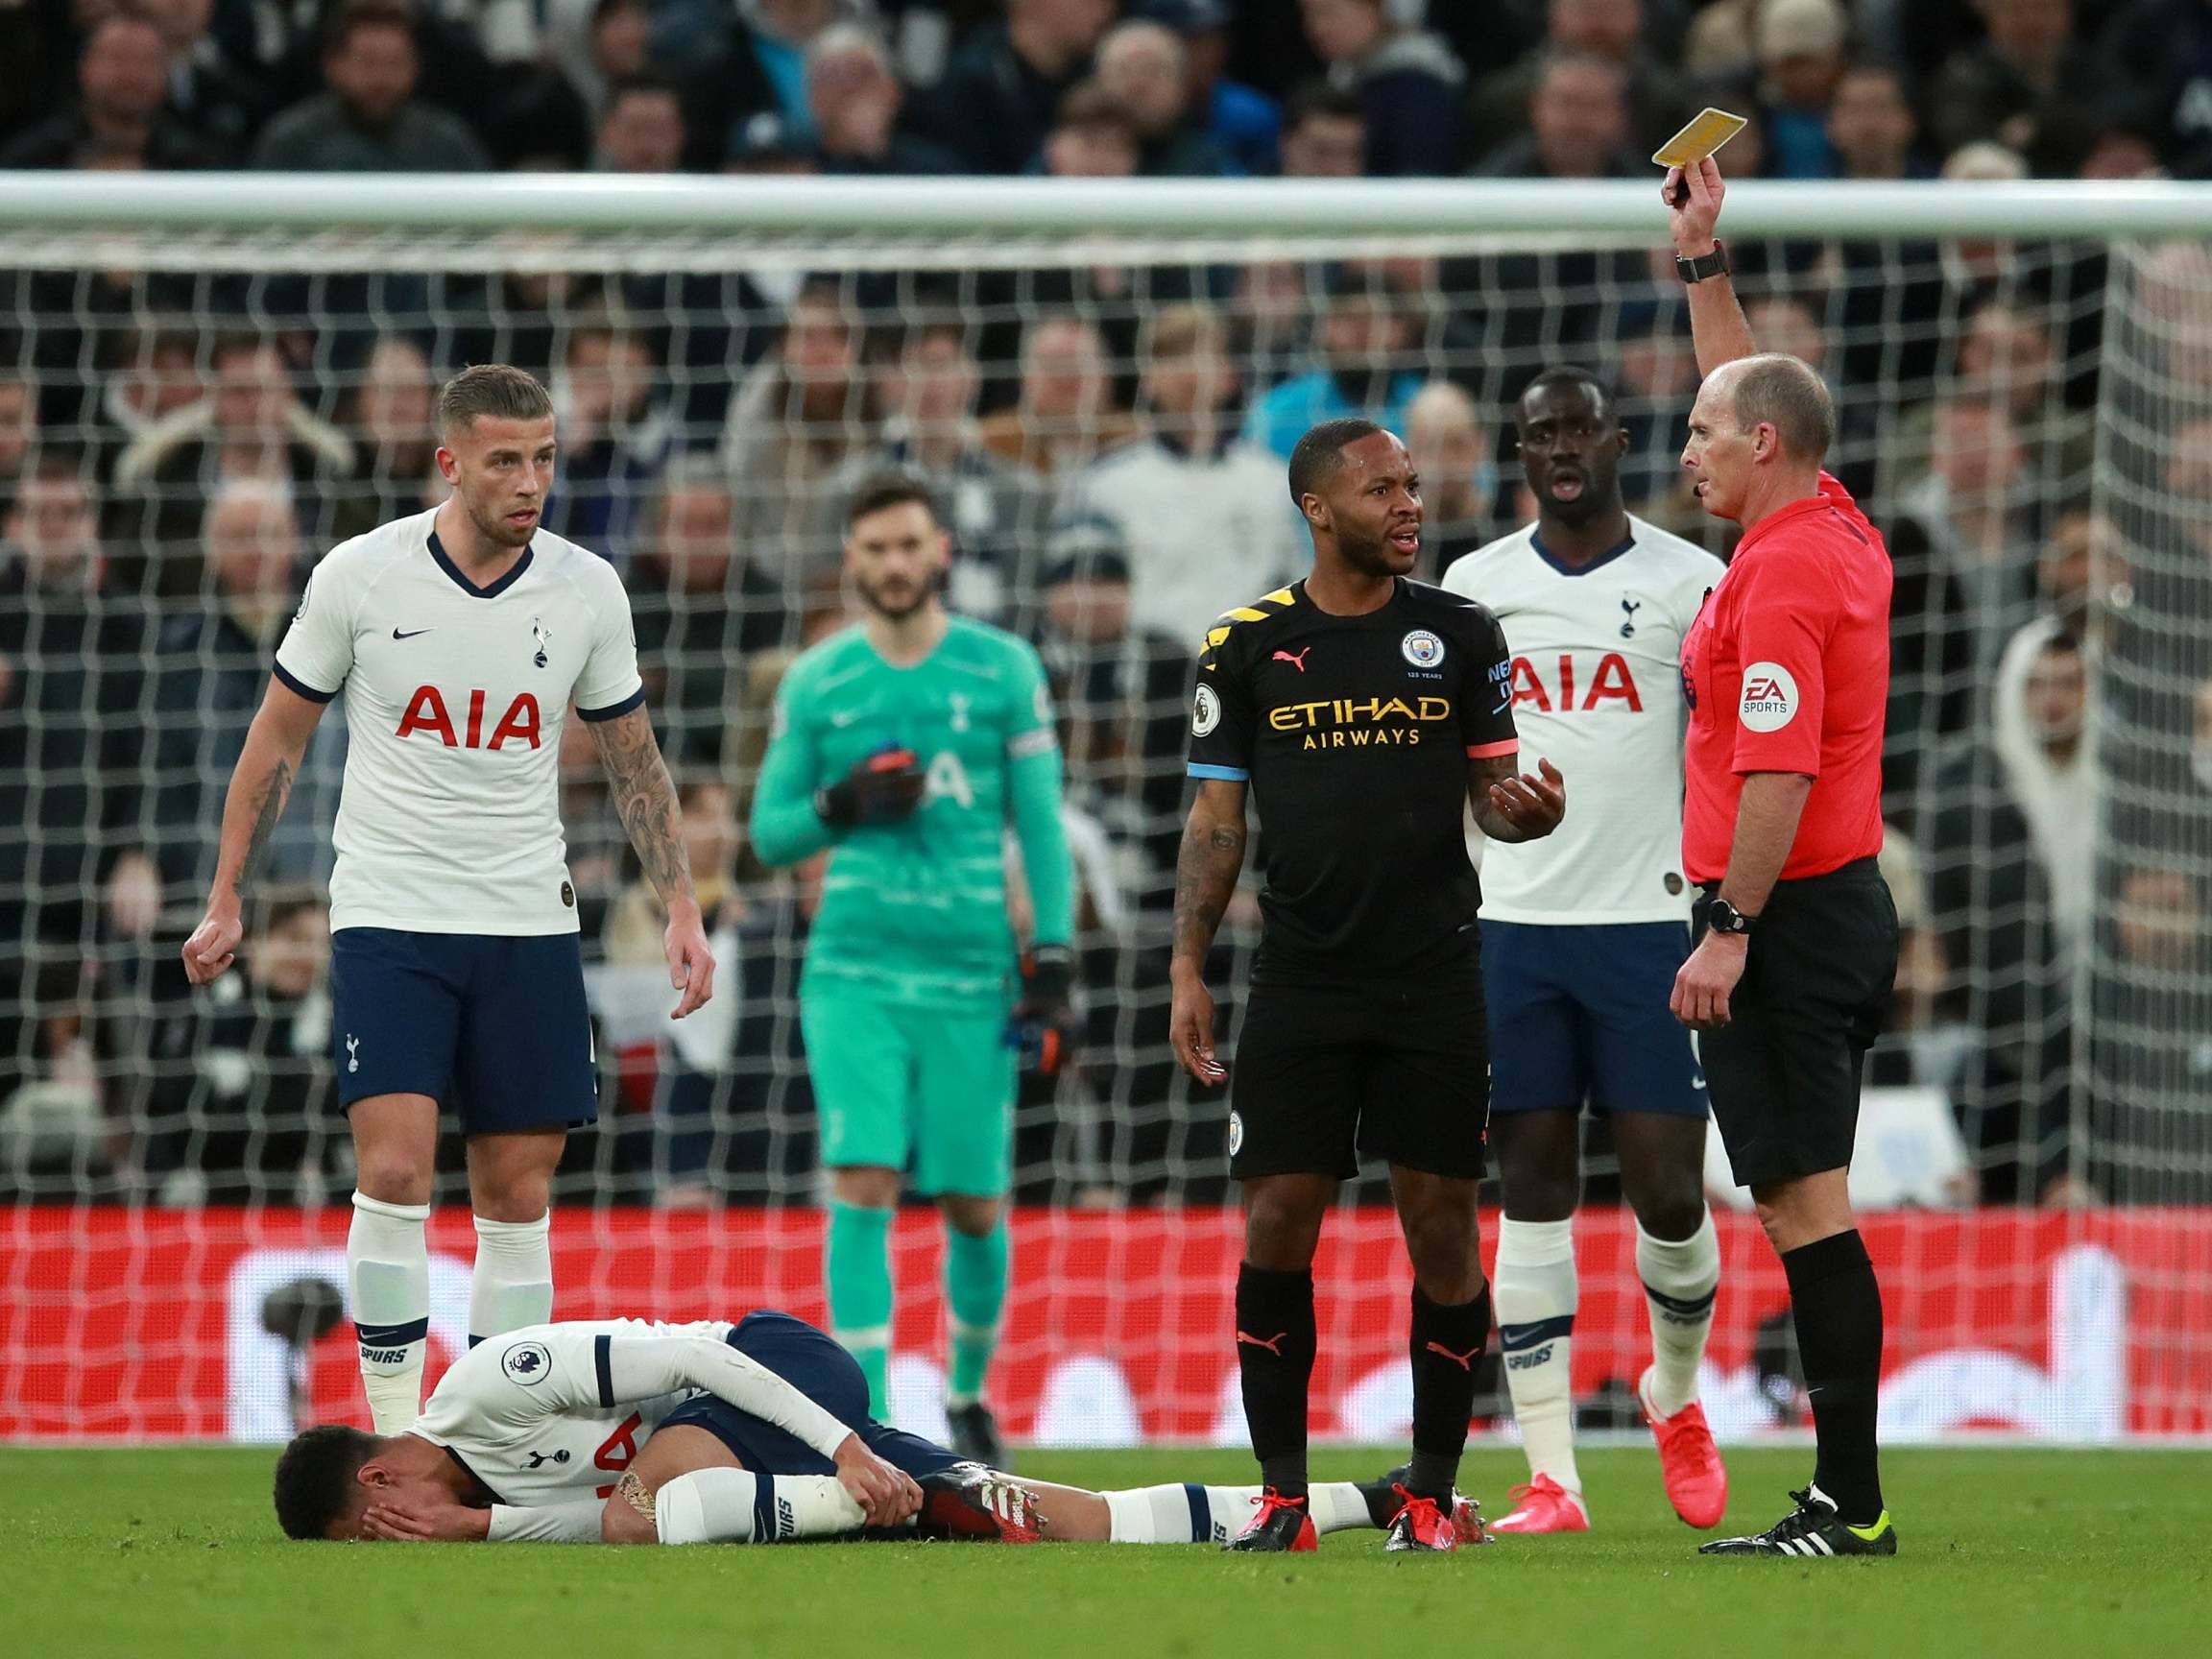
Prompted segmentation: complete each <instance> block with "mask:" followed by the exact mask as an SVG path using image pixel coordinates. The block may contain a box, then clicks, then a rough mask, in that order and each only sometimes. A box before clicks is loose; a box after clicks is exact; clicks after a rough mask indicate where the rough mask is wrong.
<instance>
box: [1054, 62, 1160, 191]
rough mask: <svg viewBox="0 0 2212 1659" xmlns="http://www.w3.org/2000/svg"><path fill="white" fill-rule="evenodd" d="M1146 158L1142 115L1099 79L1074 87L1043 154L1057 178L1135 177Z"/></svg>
mask: <svg viewBox="0 0 2212 1659" xmlns="http://www.w3.org/2000/svg"><path fill="white" fill-rule="evenodd" d="M1143 159H1144V140H1143V137H1142V134H1141V133H1140V132H1138V130H1137V117H1136V116H1135V115H1133V114H1131V113H1130V112H1129V109H1128V108H1127V107H1126V106H1124V105H1123V104H1122V103H1121V102H1120V100H1119V99H1118V98H1116V97H1115V96H1114V95H1113V94H1112V93H1111V92H1109V91H1107V90H1106V88H1105V87H1103V86H1101V85H1100V84H1098V83H1097V82H1096V81H1083V82H1078V83H1077V84H1075V85H1073V86H1071V87H1070V88H1069V90H1068V96H1067V97H1065V98H1063V99H1061V100H1060V110H1059V113H1058V114H1057V115H1055V116H1054V117H1053V119H1052V131H1051V132H1049V133H1047V134H1046V138H1045V148H1044V149H1043V150H1042V151H1041V152H1040V153H1039V154H1038V157H1037V161H1038V167H1039V169H1040V170H1041V171H1043V172H1044V173H1046V174H1047V175H1048V176H1050V177H1051V178H1054V179H1134V178H1135V177H1136V176H1137V169H1138V167H1139V166H1140V165H1141V164H1142V161H1143Z"/></svg>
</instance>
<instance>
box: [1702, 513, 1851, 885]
mask: <svg viewBox="0 0 2212 1659" xmlns="http://www.w3.org/2000/svg"><path fill="white" fill-rule="evenodd" d="M1889 580H1890V569H1889V554H1888V550H1887V548H1886V547H1884V546H1883V544H1882V532H1881V531H1879V530H1877V529H1875V528H1874V526H1873V525H1871V524H1869V523H1868V522H1867V521H1866V516H1865V515H1864V514H1863V513H1862V512H1860V511H1859V507H1858V503H1856V502H1854V501H1853V500H1852V499H1851V493H1850V492H1849V491H1847V490H1845V489H1844V488H1843V486H1842V485H1840V484H1839V483H1838V482H1837V481H1836V480H1835V479H1834V478H1831V477H1830V476H1829V475H1828V474H1827V473H1825V472H1823V473H1821V474H1820V493H1819V494H1817V495H1815V496H1809V497H1808V498H1806V499H1805V500H1803V501H1792V502H1791V504H1790V505H1789V506H1787V507H1784V508H1783V509H1781V510H1780V511H1779V512H1777V513H1774V514H1771V515H1769V516H1768V517H1765V518H1762V519H1761V520H1760V521H1759V522H1758V523H1756V524H1754V525H1753V526H1752V527H1751V528H1750V529H1749V530H1748V531H1746V532H1745V533H1744V536H1743V541H1742V542H1741V543H1740V544H1739V545H1738V546H1737V549H1736V557H1735V559H1734V560H1733V561H1731V562H1730V564H1729V565H1728V569H1727V572H1726V574H1724V575H1723V576H1722V577H1721V578H1720V580H1719V583H1718V584H1717V585H1716V586H1715V587H1714V589H1713V591H1712V592H1711V594H1709V595H1708V596H1707V598H1706V601H1705V604H1704V607H1703V609H1702V610H1700V611H1699V612H1698V614H1697V620H1696V622H1695V624H1694V625H1693V626H1692V627H1691V630H1690V633H1689V636H1688V637H1686V638H1685V639H1684V640H1683V641H1682V691H1683V697H1684V700H1685V701H1686V702H1688V704H1689V705H1690V733H1689V737H1688V739H1687V741H1686V743H1685V745H1684V750H1683V768H1684V772H1685V774H1686V776H1685V781H1684V790H1683V805H1682V868H1683V871H1684V873H1685V874H1687V875H1688V876H1689V878H1690V879H1691V880H1693V881H1718V880H1719V879H1720V878H1721V877H1722V876H1724V875H1726V874H1727V870H1728V850H1729V847H1730V845H1731V844H1732V843H1733V842H1734V840H1735V836H1736V805H1737V802H1738V801H1739V800H1740V799H1741V798H1742V796H1743V778H1744V775H1745V774H1746V773H1750V772H1796V773H1801V774H1803V775H1804V776H1806V777H1809V778H1811V779H1812V780H1813V792H1812V794H1811V795H1810V796H1809V797H1807V799H1806V802H1805V813H1804V816H1803V817H1802V818H1801V819H1800V820H1799V821H1798V824H1797V839H1796V840H1795V841H1794V842H1792V843H1791V848H1790V858H1789V862H1787V863H1786V864H1784V865H1783V866H1782V878H1783V879H1784V880H1786V881H1787V880H1795V879H1796V878H1800V877H1804V876H1818V875H1821V874H1822V873H1824V872H1826V871H1829V870H1834V869H1836V868H1838V867H1839V866H1840V865H1844V864H1848V863H1850V862H1851V861H1852V860H1853V859H1854V858H1863V857H1867V856H1869V855H1871V854H1876V853H1879V852H1881V851H1882V719H1883V712H1884V709H1885V708H1886V707H1887V703H1888V699H1889Z"/></svg>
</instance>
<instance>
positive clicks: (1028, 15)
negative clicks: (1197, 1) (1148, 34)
mask: <svg viewBox="0 0 2212 1659" xmlns="http://www.w3.org/2000/svg"><path fill="white" fill-rule="evenodd" d="M1114 12H1115V0H1006V17H1005V21H1003V22H993V23H986V24H984V25H982V26H981V27H980V28H978V29H977V30H976V31H975V32H974V35H973V36H970V37H969V39H968V41H967V42H966V44H964V45H963V46H962V47H961V48H960V49H959V50H958V51H956V52H955V53H953V55H952V60H951V62H950V63H949V64H947V65H946V69H945V77H944V79H943V80H942V81H940V82H939V83H938V84H937V90H936V94H935V96H934V97H933V99H932V100H931V109H930V116H929V134H930V136H932V137H933V138H935V139H936V140H937V141H938V142H939V143H941V144H943V145H945V146H946V147H947V148H948V149H950V150H951V151H953V152H954V153H955V154H957V155H958V156H960V157H961V158H962V160H963V161H964V162H965V163H966V170H967V171H969V172H972V173H1020V172H1022V170H1023V169H1024V168H1026V167H1028V166H1029V164H1030V163H1031V162H1032V161H1033V160H1035V159H1036V156H1037V154H1038V152H1039V151H1040V150H1041V149H1042V148H1043V147H1044V144H1045V139H1046V134H1047V133H1048V132H1050V131H1051V129H1052V116H1053V111H1054V110H1055V109H1056V108H1058V107H1059V104H1060V100H1061V98H1062V96H1063V95H1064V94H1066V93H1067V91H1068V90H1069V88H1070V87H1072V86H1073V85H1074V84H1076V83H1077V82H1079V81H1081V80H1082V79H1083V78H1084V76H1085V75H1086V74H1088V73H1089V72H1090V68H1091V55H1092V53H1094V51H1096V50H1097V48H1098V41H1099V38H1100V37H1101V36H1103V35H1104V34H1105V33H1106V30H1107V26H1108V25H1109V24H1111V23H1112V22H1113V21H1114Z"/></svg>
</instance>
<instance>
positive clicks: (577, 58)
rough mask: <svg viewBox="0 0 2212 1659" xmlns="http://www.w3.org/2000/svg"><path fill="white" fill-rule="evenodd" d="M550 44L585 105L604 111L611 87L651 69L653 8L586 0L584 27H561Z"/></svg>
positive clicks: (643, 0) (630, 1)
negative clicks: (587, 9) (567, 28)
mask: <svg viewBox="0 0 2212 1659" xmlns="http://www.w3.org/2000/svg"><path fill="white" fill-rule="evenodd" d="M551 46H552V56H553V58H554V60H555V61H556V62H557V63H558V64H559V66H560V69H561V73H562V76H563V78H564V79H565V80H566V81H567V83H568V84H569V85H571V86H573V87H574V88H575V89H576V94H577V96H578V97H580V98H582V99H583V100H584V107H585V108H587V109H588V110H589V111H590V112H591V114H592V116H593V117H594V118H595V119H596V118H599V117H603V116H604V115H605V114H606V112H607V100H608V99H609V97H611V96H612V95H613V90H614V88H615V87H617V86H619V85H621V84H623V83H624V82H626V81H635V80H637V79H638V78H639V77H641V76H647V75H651V74H653V73H654V72H655V64H654V61H653V8H652V6H651V5H650V4H649V0H590V7H589V17H588V18H587V20H586V22H585V26H584V28H583V29H582V30H581V31H574V30H565V31H562V32H561V33H559V34H557V35H555V36H554V37H553V39H552V41H551ZM716 67H717V68H719V67H720V65H719V64H717V65H716ZM716 137H717V139H718V138H719V137H720V134H719V133H717V134H716Z"/></svg>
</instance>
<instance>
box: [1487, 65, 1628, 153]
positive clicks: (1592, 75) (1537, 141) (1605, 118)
mask: <svg viewBox="0 0 2212 1659" xmlns="http://www.w3.org/2000/svg"><path fill="white" fill-rule="evenodd" d="M1628 134H1629V126H1628V75H1627V71H1626V70H1624V69H1623V68H1622V66H1621V65H1620V64H1618V63H1616V62H1614V61H1613V60H1611V59H1609V58H1599V57H1597V56H1596V55H1594V54H1592V53H1588V52H1562V53H1556V54H1553V55H1551V56H1549V57H1547V58H1546V59H1545V60H1544V61H1543V63H1542V65H1541V67H1540V68H1539V70H1538V73H1537V77H1536V88H1535V91H1534V93H1533V94H1532V95H1531V96H1530V98H1529V100H1528V131H1527V132H1525V133H1523V134H1521V136H1519V137H1517V138H1509V139H1507V140H1506V141H1505V142H1504V143H1503V144H1501V145H1500V146H1499V147H1498V148H1497V149H1495V150H1493V151H1491V152H1490V154H1489V155H1487V156H1483V157H1482V160H1481V162H1480V163H1479V165H1478V166H1477V168H1476V171H1477V172H1478V173H1480V174H1482V175H1484V176H1486V177H1488V178H1493V179H1621V178H1627V177H1629V176H1631V175H1635V174H1637V173H1639V172H1640V171H1642V172H1647V171H1648V170H1649V169H1648V168H1647V167H1646V168H1643V169H1639V167H1638V165H1637V160H1636V156H1635V154H1634V153H1633V152H1632V151H1631V150H1630V149H1629V148H1628Z"/></svg>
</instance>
